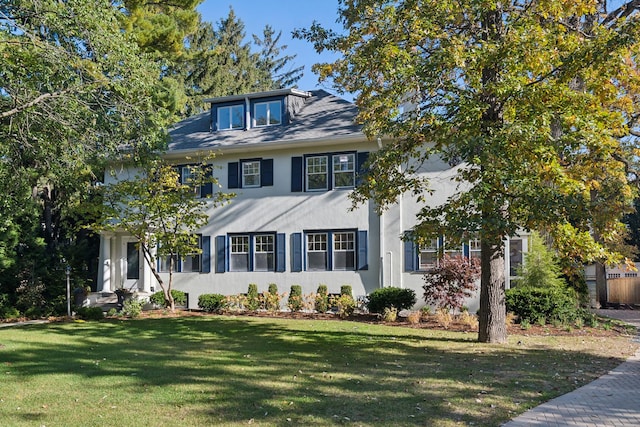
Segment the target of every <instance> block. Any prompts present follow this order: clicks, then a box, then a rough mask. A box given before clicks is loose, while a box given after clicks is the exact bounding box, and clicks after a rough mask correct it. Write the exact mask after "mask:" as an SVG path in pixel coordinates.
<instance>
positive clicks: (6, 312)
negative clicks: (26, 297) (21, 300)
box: [0, 307, 20, 319]
mask: <svg viewBox="0 0 640 427" xmlns="http://www.w3.org/2000/svg"><path fill="white" fill-rule="evenodd" d="M19 317H20V312H19V311H18V309H17V308H15V307H4V308H1V309H0V318H2V319H18V318H19Z"/></svg>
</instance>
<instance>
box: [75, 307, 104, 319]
mask: <svg viewBox="0 0 640 427" xmlns="http://www.w3.org/2000/svg"><path fill="white" fill-rule="evenodd" d="M76 316H77V317H79V318H80V319H83V320H102V319H103V318H104V313H103V312H102V309H101V308H100V307H78V309H77V310H76Z"/></svg>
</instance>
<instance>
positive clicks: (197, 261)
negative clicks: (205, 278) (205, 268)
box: [180, 235, 202, 273]
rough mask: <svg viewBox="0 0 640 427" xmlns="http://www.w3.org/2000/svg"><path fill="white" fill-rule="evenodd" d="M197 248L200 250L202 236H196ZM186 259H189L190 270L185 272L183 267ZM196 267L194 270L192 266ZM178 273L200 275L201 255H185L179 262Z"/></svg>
mask: <svg viewBox="0 0 640 427" xmlns="http://www.w3.org/2000/svg"><path fill="white" fill-rule="evenodd" d="M198 248H200V249H202V236H200V235H198ZM187 258H190V259H191V269H189V270H185V268H184V266H185V263H186V260H187ZM194 265H195V266H196V267H195V268H194V267H193V266H194ZM180 271H181V272H182V273H200V272H201V271H202V253H199V254H195V253H194V254H187V255H185V256H184V257H182V259H181V262H180Z"/></svg>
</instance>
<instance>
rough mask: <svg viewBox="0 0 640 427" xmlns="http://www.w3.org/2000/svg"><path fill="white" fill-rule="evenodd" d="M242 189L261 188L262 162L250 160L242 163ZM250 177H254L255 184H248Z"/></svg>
mask: <svg viewBox="0 0 640 427" xmlns="http://www.w3.org/2000/svg"><path fill="white" fill-rule="evenodd" d="M241 165H242V188H255V187H260V184H261V183H260V172H261V171H260V160H248V161H243V162H241ZM248 177H253V184H250V183H248V179H247V178H248Z"/></svg>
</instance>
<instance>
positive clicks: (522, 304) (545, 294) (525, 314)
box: [505, 286, 580, 323]
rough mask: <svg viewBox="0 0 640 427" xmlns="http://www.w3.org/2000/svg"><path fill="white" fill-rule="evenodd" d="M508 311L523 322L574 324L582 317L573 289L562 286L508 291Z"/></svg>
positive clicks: (521, 288) (518, 288)
mask: <svg viewBox="0 0 640 427" xmlns="http://www.w3.org/2000/svg"><path fill="white" fill-rule="evenodd" d="M505 293H506V306H507V311H510V312H513V313H515V314H516V315H517V316H518V317H519V318H520V321H521V322H522V321H523V320H526V321H527V322H529V323H531V322H540V321H542V319H544V320H545V321H546V322H553V321H554V320H558V321H560V322H562V323H567V322H573V321H574V320H575V319H576V318H577V317H580V311H579V309H578V303H577V300H576V294H575V291H574V290H573V289H567V288H564V287H560V286H551V287H546V288H540V287H529V286H526V287H517V288H511V289H507V290H506V292H505Z"/></svg>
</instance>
